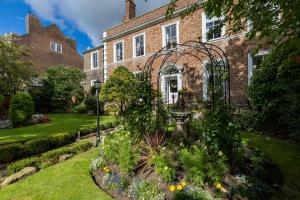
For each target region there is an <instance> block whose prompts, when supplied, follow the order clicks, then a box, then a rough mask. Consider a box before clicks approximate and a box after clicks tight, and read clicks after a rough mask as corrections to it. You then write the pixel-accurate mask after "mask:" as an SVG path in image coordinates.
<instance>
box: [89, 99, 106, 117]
mask: <svg viewBox="0 0 300 200" xmlns="http://www.w3.org/2000/svg"><path fill="white" fill-rule="evenodd" d="M85 104H86V108H87V110H88V111H93V112H94V113H97V97H96V96H89V97H87V98H86V100H85ZM99 113H100V114H102V113H104V111H103V102H101V101H100V102H99Z"/></svg>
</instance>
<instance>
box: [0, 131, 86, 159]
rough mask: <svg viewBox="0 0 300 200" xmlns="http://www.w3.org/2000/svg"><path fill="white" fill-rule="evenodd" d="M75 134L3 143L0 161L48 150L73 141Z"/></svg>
mask: <svg viewBox="0 0 300 200" xmlns="http://www.w3.org/2000/svg"><path fill="white" fill-rule="evenodd" d="M76 136H77V135H76V134H75V133H74V134H72V133H66V134H59V135H54V136H49V137H45V138H37V139H32V140H29V141H27V142H25V143H24V144H23V145H22V144H18V143H15V144H9V145H5V146H3V147H0V162H3V163H7V162H12V161H14V160H16V159H19V158H22V157H26V156H32V155H36V154H40V153H44V152H46V151H48V150H51V149H54V148H57V147H61V146H64V145H67V144H70V143H72V142H74V140H75V138H76ZM75 147H76V146H75ZM76 148H77V147H76ZM84 148H86V147H84Z"/></svg>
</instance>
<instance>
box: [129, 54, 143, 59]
mask: <svg viewBox="0 0 300 200" xmlns="http://www.w3.org/2000/svg"><path fill="white" fill-rule="evenodd" d="M143 57H146V55H142V56H133V57H132V58H133V59H135V58H143Z"/></svg>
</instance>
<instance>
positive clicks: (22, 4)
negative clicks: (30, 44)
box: [0, 0, 169, 53]
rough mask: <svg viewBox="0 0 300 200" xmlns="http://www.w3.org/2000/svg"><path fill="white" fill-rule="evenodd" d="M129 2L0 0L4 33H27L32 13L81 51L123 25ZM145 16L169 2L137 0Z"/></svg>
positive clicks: (139, 10)
mask: <svg viewBox="0 0 300 200" xmlns="http://www.w3.org/2000/svg"><path fill="white" fill-rule="evenodd" d="M124 2H125V0H109V1H107V0H0V34H4V33H8V32H15V33H19V34H24V33H25V17H26V14H27V13H28V12H29V11H31V12H33V13H34V14H36V15H37V16H38V17H39V18H40V20H41V21H42V23H43V24H44V25H49V24H51V23H56V24H57V25H58V26H59V27H60V28H61V30H62V31H63V32H64V33H65V34H66V35H67V36H69V37H71V38H75V39H76V41H77V46H78V51H79V52H80V53H82V52H83V51H84V50H86V49H87V48H88V47H93V46H95V45H99V44H100V38H101V36H102V32H103V31H104V30H105V29H107V28H109V27H112V26H114V25H117V24H119V23H121V20H122V16H124V14H125V9H124V5H125V3H124ZM135 2H136V4H137V14H138V15H140V14H143V13H145V12H147V11H150V10H152V9H154V8H157V7H159V6H161V5H164V4H166V3H168V2H169V0H148V1H147V2H146V1H145V0H136V1H135Z"/></svg>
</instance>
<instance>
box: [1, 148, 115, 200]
mask: <svg viewBox="0 0 300 200" xmlns="http://www.w3.org/2000/svg"><path fill="white" fill-rule="evenodd" d="M97 153H98V151H97V149H95V148H93V149H92V150H90V151H88V152H85V153H83V154H80V155H78V156H75V157H74V158H72V159H70V160H68V161H66V162H64V163H60V164H57V165H55V166H52V167H49V168H46V169H44V170H42V171H40V172H38V173H36V174H35V175H33V176H30V177H28V178H27V179H24V180H22V181H19V182H17V183H15V184H12V185H9V186H7V187H5V188H3V189H1V190H0V199H1V200H63V199H72V200H91V199H93V200H109V199H112V198H110V196H108V195H107V194H106V193H104V192H103V191H101V190H100V189H99V188H98V187H97V186H96V185H95V183H94V181H93V179H92V178H91V176H90V174H89V164H90V161H91V159H92V158H94V157H95V156H96V155H97Z"/></svg>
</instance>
